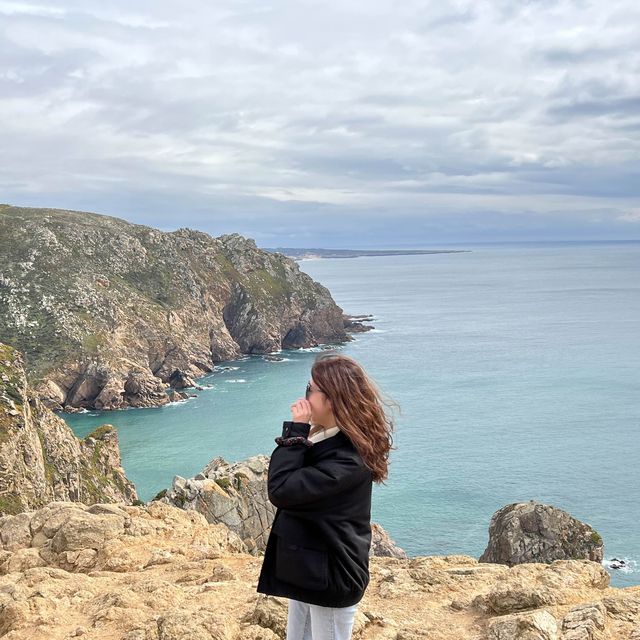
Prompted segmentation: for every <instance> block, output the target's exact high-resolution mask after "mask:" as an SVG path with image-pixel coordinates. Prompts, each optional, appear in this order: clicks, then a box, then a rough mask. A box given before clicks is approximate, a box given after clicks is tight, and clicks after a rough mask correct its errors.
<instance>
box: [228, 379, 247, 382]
mask: <svg viewBox="0 0 640 640" xmlns="http://www.w3.org/2000/svg"><path fill="white" fill-rule="evenodd" d="M225 382H246V380H245V379H244V378H235V379H232V380H225Z"/></svg>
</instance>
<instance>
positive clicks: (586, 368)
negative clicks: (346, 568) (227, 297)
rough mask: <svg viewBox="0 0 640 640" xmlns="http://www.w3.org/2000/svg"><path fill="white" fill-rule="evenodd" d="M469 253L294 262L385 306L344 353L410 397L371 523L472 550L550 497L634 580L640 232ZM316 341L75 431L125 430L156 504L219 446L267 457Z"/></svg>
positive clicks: (338, 291) (404, 399)
mask: <svg viewBox="0 0 640 640" xmlns="http://www.w3.org/2000/svg"><path fill="white" fill-rule="evenodd" d="M443 248H446V247H443ZM456 248H462V247H456ZM465 248H470V249H472V251H471V252H470V253H457V254H432V255H413V256H394V257H360V258H353V259H325V260H305V261H302V262H301V263H300V268H301V269H302V270H303V271H305V272H306V273H308V274H309V275H311V276H312V277H313V278H314V279H315V280H318V281H319V282H321V283H322V284H324V285H325V286H327V287H328V288H329V290H330V291H331V292H332V295H333V297H334V299H335V300H336V302H337V303H338V304H339V305H340V306H341V307H342V308H343V310H344V311H345V312H346V313H349V314H354V315H355V314H373V315H374V316H375V321H374V323H373V324H374V325H375V327H376V329H375V331H372V332H368V333H365V334H356V335H355V337H356V340H355V341H354V342H351V343H348V344H346V345H343V346H341V347H338V348H339V350H340V351H342V352H343V353H345V354H348V355H350V356H352V357H354V358H356V359H358V361H359V362H361V363H362V364H363V365H364V367H365V368H366V369H367V371H368V372H369V374H370V375H371V376H372V377H373V379H374V380H375V381H376V382H377V383H378V385H379V386H380V387H381V388H382V389H383V391H384V392H386V393H387V395H388V396H390V397H392V398H393V399H394V400H396V401H397V402H398V403H399V404H400V406H401V409H402V413H401V414H398V413H397V412H396V413H394V414H393V415H394V416H395V418H396V432H395V434H394V441H395V442H394V444H395V446H396V447H397V449H396V450H394V451H393V452H392V454H391V465H390V476H389V479H388V480H387V483H386V486H385V485H380V486H378V485H376V486H375V487H374V504H373V514H372V515H373V520H374V521H375V522H378V523H380V524H381V525H382V526H383V527H384V528H385V529H386V530H387V531H388V532H389V534H390V535H391V537H392V538H393V539H394V540H395V541H396V543H397V544H398V545H399V546H401V547H402V548H403V549H405V550H406V551H407V553H408V554H410V555H432V554H443V555H444V554H456V553H463V554H469V555H473V556H476V557H478V556H479V555H480V554H481V553H482V551H483V550H484V548H485V546H486V543H487V539H488V526H489V520H490V518H491V515H492V514H493V513H494V512H495V511H496V510H497V509H499V508H500V507H502V506H504V505H505V504H508V503H511V502H516V501H526V500H529V499H535V500H540V501H542V502H545V503H548V504H552V505H554V506H556V507H559V508H561V509H564V510H566V511H568V512H569V513H570V514H572V515H573V516H575V517H576V518H579V519H580V520H583V521H585V522H587V523H588V524H590V525H592V526H593V527H594V528H595V529H596V530H597V531H598V532H599V533H600V534H601V535H602V537H603V538H604V541H605V557H606V558H607V559H610V558H612V557H618V558H623V559H626V560H627V561H629V562H630V564H631V567H632V569H633V570H631V571H628V572H622V571H617V570H613V569H611V568H609V571H610V573H611V574H612V585H614V586H627V585H632V584H640V568H637V567H636V565H635V563H636V562H637V561H638V560H640V525H639V523H640V501H639V499H638V498H639V487H640V446H639V442H640V438H639V430H640V277H639V276H640V243H539V244H521V243H513V244H495V245H487V244H483V245H471V244H470V245H465ZM319 350H320V349H310V350H304V351H291V350H289V351H283V352H281V353H280V354H279V355H281V356H284V358H285V359H284V360H283V361H281V362H269V361H268V360H265V359H264V358H262V357H260V356H249V357H246V358H243V359H242V360H239V361H234V362H226V363H221V364H220V365H219V367H220V370H218V371H216V372H214V373H212V374H210V375H209V376H206V377H205V378H202V379H200V383H202V384H208V385H212V386H211V388H208V389H207V390H205V391H203V392H198V397H197V398H192V399H190V400H188V401H186V402H183V403H176V404H173V405H170V406H167V407H163V408H156V409H129V410H124V411H113V412H104V413H100V412H92V413H83V414H69V415H65V418H66V419H67V421H68V422H69V424H70V425H71V426H72V428H73V429H74V431H75V432H76V433H77V434H78V435H79V436H84V435H86V434H87V433H89V432H90V431H91V430H92V429H93V428H95V427H96V426H97V425H100V424H104V423H105V422H109V423H111V424H114V425H116V426H117V427H118V431H119V436H120V446H121V451H122V456H123V464H124V468H125V471H126V472H127V475H128V477H129V478H131V479H132V480H133V481H134V482H135V483H136V486H137V488H138V493H139V495H140V497H141V499H143V500H148V499H150V498H152V497H153V496H154V495H155V494H156V493H157V492H158V491H160V490H161V489H162V488H165V487H167V486H169V485H170V484H171V480H172V478H173V476H174V474H179V475H182V476H185V477H188V476H191V475H193V474H195V473H197V472H198V471H199V470H201V469H202V467H203V466H204V465H205V464H206V463H207V462H208V461H209V460H211V459H212V458H213V457H215V456H218V455H221V456H223V457H225V458H226V459H227V460H232V461H235V460H238V459H242V458H245V457H248V456H251V455H255V454H258V453H263V454H267V455H268V454H270V453H271V451H272V450H273V448H274V447H275V443H274V441H273V438H274V437H275V436H277V435H279V433H280V429H281V424H282V421H283V420H288V419H290V410H289V406H290V405H291V403H292V402H293V401H294V400H296V399H297V398H300V397H303V394H304V387H305V384H306V382H307V380H308V378H309V371H310V367H311V365H312V363H313V359H314V357H315V355H316V353H317V352H318V351H319ZM221 367H230V368H229V369H224V370H222V369H221ZM605 565H606V566H608V565H607V563H606V562H605Z"/></svg>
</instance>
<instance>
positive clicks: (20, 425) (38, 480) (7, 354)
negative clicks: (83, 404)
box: [0, 343, 137, 514]
mask: <svg viewBox="0 0 640 640" xmlns="http://www.w3.org/2000/svg"><path fill="white" fill-rule="evenodd" d="M136 499H137V495H136V490H135V487H134V486H133V484H132V483H131V482H129V480H127V478H126V476H125V474H124V471H123V469H122V467H121V463H120V450H119V447H118V434H117V432H116V430H115V429H114V428H113V427H111V426H109V425H103V426H102V427H100V428H99V429H97V430H96V431H94V432H93V433H92V434H90V435H88V436H87V437H86V438H84V439H82V440H80V439H78V438H76V436H75V435H74V434H73V432H72V431H71V429H70V428H69V426H68V425H67V424H66V422H64V420H61V419H60V418H58V417H57V416H56V415H55V414H54V413H53V412H52V411H51V410H49V409H48V408H47V407H45V406H44V405H43V404H42V402H41V401H40V399H39V398H38V396H37V394H34V393H33V391H32V390H31V389H30V388H29V387H28V385H27V379H26V374H25V370H24V363H23V359H22V355H21V354H20V353H19V352H18V351H16V350H15V349H13V348H12V347H10V346H9V345H6V344H3V343H0V514H16V513H19V512H21V511H25V510H32V509H37V508H39V507H42V506H44V505H46V504H47V503H49V502H51V501H52V500H68V501H79V502H83V503H86V504H93V503H96V502H127V503H131V502H133V501H135V500H136Z"/></svg>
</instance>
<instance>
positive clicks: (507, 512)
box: [479, 500, 604, 566]
mask: <svg viewBox="0 0 640 640" xmlns="http://www.w3.org/2000/svg"><path fill="white" fill-rule="evenodd" d="M603 553H604V542H603V540H602V538H601V537H600V534H599V533H598V532H597V531H595V530H594V529H593V528H592V527H591V526H589V525H588V524H585V523H584V522H581V521H580V520H577V519H576V518H574V517H572V516H571V515H570V514H568V513H567V512H566V511H562V509H558V508H556V507H553V506H551V505H547V504H543V503H541V502H536V501H534V500H529V501H528V502H518V503H513V504H508V505H506V506H504V507H502V508H501V509H499V510H498V511H496V512H495V513H494V514H493V516H492V518H491V522H490V524H489V543H488V545H487V548H486V549H485V550H484V552H483V554H482V555H481V556H480V558H479V560H480V562H498V563H502V564H506V565H509V566H512V565H516V564H522V563H524V562H547V563H549V562H553V561H554V560H568V559H578V558H586V559H588V560H593V561H594V562H602V558H603Z"/></svg>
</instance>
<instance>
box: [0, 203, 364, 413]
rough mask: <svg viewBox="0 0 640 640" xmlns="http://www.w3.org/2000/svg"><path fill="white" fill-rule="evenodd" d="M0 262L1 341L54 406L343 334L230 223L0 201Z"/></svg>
mask: <svg viewBox="0 0 640 640" xmlns="http://www.w3.org/2000/svg"><path fill="white" fill-rule="evenodd" d="M0 265H1V266H0V340H2V341H4V342H5V343H7V344H10V345H12V346H13V347H15V348H17V349H19V350H20V351H22V352H23V353H24V355H25V360H26V365H27V376H28V380H29V382H30V383H32V384H33V385H34V387H35V388H36V389H37V390H38V392H39V393H40V394H41V396H42V398H43V401H44V402H45V403H46V404H47V406H49V407H50V408H53V409H60V408H63V409H65V410H74V409H75V410H77V409H78V408H83V407H84V408H95V409H115V408H121V407H126V406H154V405H162V404H166V403H168V402H170V396H169V395H168V394H167V392H166V391H167V386H168V385H169V384H170V383H171V382H172V381H175V380H179V381H183V380H185V379H186V380H190V379H191V378H192V377H197V376H202V375H204V374H205V373H207V372H210V371H212V370H213V368H214V363H215V362H218V361H221V360H228V359H233V358H236V357H238V356H240V355H242V354H249V353H268V352H272V351H277V350H279V349H286V348H298V347H309V346H315V345H318V344H337V343H341V342H346V341H349V340H351V339H352V338H351V336H350V335H349V334H348V333H347V331H346V329H345V324H346V323H347V324H348V320H347V316H345V315H344V314H343V313H342V309H341V308H340V307H338V306H337V305H336V304H335V302H334V301H333V299H332V297H331V294H330V293H329V291H328V290H327V289H326V288H325V287H323V286H322V285H321V284H319V283H318V282H315V281H314V280H313V279H312V278H311V277H309V276H308V275H307V274H305V273H304V272H301V271H300V269H299V267H298V265H297V263H296V262H295V261H294V260H292V259H290V258H287V257H286V256H284V255H283V254H281V253H270V252H268V251H263V250H261V249H258V248H257V246H256V244H255V242H254V241H253V240H251V239H248V238H244V237H242V236H240V235H239V234H237V233H234V234H230V235H221V236H219V237H212V236H210V235H208V234H206V233H202V232H199V231H194V230H192V229H186V228H181V229H178V230H177V231H173V232H163V231H159V230H157V229H154V228H152V227H148V226H144V225H137V224H131V223H129V222H127V221H125V220H121V219H119V218H113V217H110V216H104V215H98V214H94V213H85V212H78V211H64V210H58V209H30V208H23V207H12V206H9V205H0ZM181 386H184V384H179V385H176V388H180V387H181Z"/></svg>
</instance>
